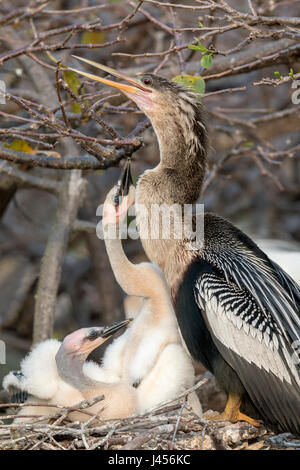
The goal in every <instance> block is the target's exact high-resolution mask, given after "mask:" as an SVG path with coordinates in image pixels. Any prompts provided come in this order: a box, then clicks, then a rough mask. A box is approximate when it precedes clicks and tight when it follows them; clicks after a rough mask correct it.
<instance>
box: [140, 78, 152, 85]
mask: <svg viewBox="0 0 300 470" xmlns="http://www.w3.org/2000/svg"><path fill="white" fill-rule="evenodd" d="M141 82H142V83H143V84H144V85H146V86H151V85H153V80H152V78H151V77H149V76H147V77H143V78H142V79H141Z"/></svg>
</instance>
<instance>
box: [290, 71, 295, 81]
mask: <svg viewBox="0 0 300 470" xmlns="http://www.w3.org/2000/svg"><path fill="white" fill-rule="evenodd" d="M294 74H295V72H294V70H293V69H290V72H289V76H290V77H291V78H292V79H293V80H294V78H295V76H294Z"/></svg>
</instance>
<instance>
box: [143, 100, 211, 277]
mask: <svg viewBox="0 0 300 470" xmlns="http://www.w3.org/2000/svg"><path fill="white" fill-rule="evenodd" d="M188 98H189V97H188ZM188 98H187V99H188ZM182 103H183V104H182ZM182 103H181V105H180V106H177V108H174V112H173V114H172V112H170V110H169V112H168V113H162V114H160V115H154V116H149V117H150V118H151V122H152V125H153V128H154V131H155V133H156V135H157V139H158V141H159V147H160V163H159V165H158V166H157V167H156V168H154V169H153V170H147V171H146V172H145V173H144V174H143V175H141V177H140V178H139V181H138V184H137V188H136V203H137V204H136V211H137V225H138V228H139V233H140V236H141V241H142V244H143V248H144V250H145V252H146V254H147V256H148V258H149V259H150V260H151V261H152V262H153V263H156V264H157V265H158V266H160V268H161V269H162V270H163V272H164V273H165V275H166V277H167V281H168V284H169V286H170V282H169V275H168V272H167V271H168V266H170V264H172V260H173V258H174V256H175V255H176V245H177V243H178V242H180V241H181V240H175V239H174V238H175V237H169V238H168V237H167V238H165V239H164V238H163V237H160V238H158V239H154V238H151V237H149V233H150V230H151V226H152V227H153V226H154V225H156V226H157V227H161V223H160V221H159V220H158V217H156V220H155V216H153V208H154V206H155V205H159V206H160V207H162V205H163V204H164V205H167V206H168V207H169V208H171V207H172V206H174V205H178V204H179V206H181V208H183V206H184V205H185V204H194V203H195V202H196V201H197V200H198V198H199V196H200V194H201V190H202V184H203V179H204V176H205V168H206V152H207V135H206V128H205V124H204V121H203V117H202V112H201V108H200V106H199V105H198V106H197V105H196V104H195V103H193V102H192V99H191V101H190V102H188V101H185V100H182ZM150 214H151V216H150Z"/></svg>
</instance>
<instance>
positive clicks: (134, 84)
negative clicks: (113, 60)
mask: <svg viewBox="0 0 300 470" xmlns="http://www.w3.org/2000/svg"><path fill="white" fill-rule="evenodd" d="M73 57H75V58H76V59H78V60H81V61H82V62H86V63H87V64H90V65H93V66H94V67H97V68H98V69H100V70H104V71H105V72H107V73H109V74H111V75H114V76H115V77H118V78H121V79H122V80H125V81H126V82H128V83H131V85H126V84H123V83H118V82H113V81H112V80H108V79H107V78H102V77H97V75H93V74H92V73H88V72H83V71H82V70H77V69H73V68H71V67H68V68H69V69H70V70H72V71H73V72H77V73H79V74H80V75H83V76H84V77H87V78H90V79H91V80H96V81H97V82H100V83H104V85H109V86H111V87H114V88H118V89H119V90H122V91H125V92H127V93H132V94H136V93H137V92H138V91H139V90H141V91H144V92H147V93H151V90H148V89H147V88H144V87H143V86H142V85H141V84H140V83H139V82H138V81H137V80H134V79H133V78H130V77H126V76H125V75H123V74H121V73H119V72H117V71H116V70H114V69H112V68H110V67H107V66H106V65H102V64H98V63H97V62H94V61H93V60H88V59H84V58H83V57H78V56H76V55H73Z"/></svg>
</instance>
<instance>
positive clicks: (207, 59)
mask: <svg viewBox="0 0 300 470" xmlns="http://www.w3.org/2000/svg"><path fill="white" fill-rule="evenodd" d="M212 60H213V59H212V54H206V55H204V56H203V57H202V59H201V65H202V67H203V68H204V69H208V67H210V66H211V64H212Z"/></svg>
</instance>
